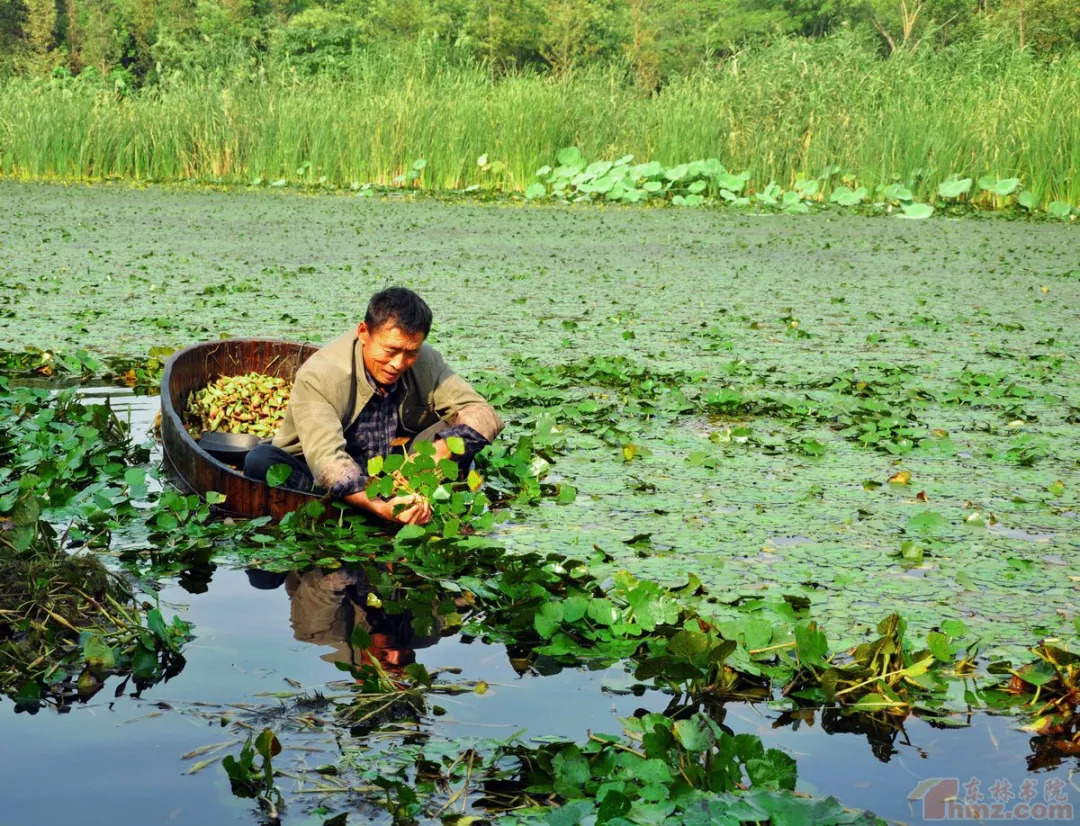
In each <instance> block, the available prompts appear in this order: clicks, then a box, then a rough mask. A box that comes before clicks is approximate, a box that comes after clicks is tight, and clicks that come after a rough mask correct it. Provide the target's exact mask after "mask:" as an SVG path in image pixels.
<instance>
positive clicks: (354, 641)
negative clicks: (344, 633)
mask: <svg viewBox="0 0 1080 826" xmlns="http://www.w3.org/2000/svg"><path fill="white" fill-rule="evenodd" d="M349 643H350V644H351V645H352V647H353V648H355V649H356V650H358V651H366V650H367V649H369V648H371V634H369V633H368V632H367V631H366V630H365V629H363V628H361V627H360V626H359V625H356V626H353V630H352V635H351V636H350V637H349Z"/></svg>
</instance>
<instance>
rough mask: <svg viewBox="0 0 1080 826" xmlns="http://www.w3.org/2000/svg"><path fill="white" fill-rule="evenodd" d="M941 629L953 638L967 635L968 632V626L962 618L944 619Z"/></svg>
mask: <svg viewBox="0 0 1080 826" xmlns="http://www.w3.org/2000/svg"><path fill="white" fill-rule="evenodd" d="M941 630H942V631H944V632H945V633H946V634H948V635H949V636H950V637H953V638H957V637H965V636H967V632H968V630H967V626H966V625H964V623H963V622H961V621H960V620H955V619H948V620H942V622H941Z"/></svg>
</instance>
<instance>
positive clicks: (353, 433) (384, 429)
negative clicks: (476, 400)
mask: <svg viewBox="0 0 1080 826" xmlns="http://www.w3.org/2000/svg"><path fill="white" fill-rule="evenodd" d="M364 378H366V379H367V381H368V384H370V385H371V388H372V389H373V390H374V391H375V392H374V394H373V395H372V396H371V399H370V400H369V401H368V403H367V404H365V405H364V409H363V410H361V411H360V415H359V416H357V417H356V421H355V422H353V423H352V425H351V426H350V427H349V428H348V430H346V431H345V450H346V451H347V452H348V454H349V455H350V456H351V457H352V458H353V461H355V462H356V463H357V464H358V465H359V466H360V470H361V472H362V473H361V475H360V476H359V477H357V476H351V477H350V478H348V479H347V480H342V481H341V482H340V483H339V484H337V485H334V486H333V487H332V488H331V490H330V493H331V494H333V495H334V496H336V497H339V498H340V497H342V496H348V495H349V494H350V493H357V492H358V491H361V490H363V489H364V488H366V487H367V483H368V476H367V472H366V471H367V461H368V459H371V458H374V457H375V456H387V455H389V453H390V446H391V443H392V442H393V441H394V439H395V438H396V437H397V434H398V427H399V425H400V422H399V421H398V408H399V407H400V405H401V399H402V397H403V396H404V394H405V382H403V381H401V380H400V379H399V380H398V381H396V382H394V383H393V384H392V385H391V386H390V387H382V386H381V385H380V384H378V383H377V382H376V381H375V379H373V378H372V377H371V374H370V373H369V372H368V370H367V367H365V368H364ZM436 436H437V437H438V438H440V439H446V438H449V437H450V436H460V437H461V438H462V440H463V441H464V442H465V454H464V455H463V456H458V457H455V459H454V461H456V462H457V463H458V464H459V466H461V467H463V468H467V467H468V466H469V464H470V463H471V462H472V460H473V457H474V456H475V455H476V454H477V453H479V452H480V451H481V450H483V448H484V447H485V446H486V445H487V444H488V441H487V439H485V438H484V437H483V436H481V435H480V434H479V433H477V432H476V431H475V430H473V429H472V428H471V427H469V426H468V425H464V424H459V425H454V426H452V427H451V426H447V427H446V428H445V429H443V430H439V431H438V433H437V434H436Z"/></svg>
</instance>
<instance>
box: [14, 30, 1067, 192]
mask: <svg viewBox="0 0 1080 826" xmlns="http://www.w3.org/2000/svg"><path fill="white" fill-rule="evenodd" d="M960 58H961V55H959V54H954V53H951V52H945V53H935V54H926V55H920V54H915V55H906V56H901V57H894V58H892V59H890V60H881V59H879V58H877V57H876V56H874V55H872V54H870V53H868V52H867V53H860V52H859V50H858V49H855V50H854V51H852V45H851V43H847V44H844V43H843V42H841V41H825V42H819V43H806V42H794V41H792V42H782V43H779V44H776V45H774V46H772V47H768V48H763V49H759V50H756V51H754V52H751V53H749V54H747V55H744V56H742V57H740V58H739V59H738V60H732V61H730V62H729V63H727V64H725V65H724V66H723V67H721V68H720V69H718V70H714V71H710V72H709V73H707V74H706V73H699V74H696V75H693V76H690V77H687V78H684V79H681V80H679V81H678V82H675V83H672V84H670V85H668V86H667V87H665V88H664V90H663V91H662V92H660V93H658V94H656V95H654V96H650V97H643V96H642V95H641V94H640V93H638V92H637V91H636V90H635V89H634V88H633V87H632V86H631V85H629V84H628V83H627V82H626V79H625V78H624V77H623V76H622V75H621V74H620V73H619V71H617V70H616V69H614V68H612V69H610V70H607V71H601V70H590V71H587V72H581V73H578V74H568V75H565V76H563V77H562V78H559V79H553V78H543V77H537V76H531V75H511V76H505V77H501V78H492V77H491V76H490V74H489V73H488V72H486V71H485V70H484V69H483V68H481V67H461V66H448V65H435V66H430V65H426V66H425V65H421V66H417V65H415V64H409V63H407V62H402V61H392V60H387V59H381V58H380V59H376V58H372V59H371V60H370V61H369V62H367V63H358V64H357V65H356V66H354V67H353V68H352V69H351V71H350V72H349V74H347V75H344V76H338V77H328V76H322V77H314V78H301V77H297V76H292V75H285V74H265V73H261V72H260V73H257V74H250V73H248V74H243V73H239V72H233V73H230V74H227V75H221V76H215V77H210V76H207V77H201V78H199V77H187V78H183V79H178V80H173V81H171V82H168V83H165V84H163V85H161V86H157V87H152V88H147V89H143V90H141V91H138V92H134V93H131V94H130V95H128V96H119V95H117V94H116V93H115V91H114V90H111V89H108V88H104V87H102V86H100V85H95V84H91V83H84V82H82V81H80V80H78V79H70V80H66V81H55V82H42V81H29V80H20V79H11V80H8V81H6V82H3V83H2V84H0V175H3V176H4V177H9V178H23V179H108V178H120V179H125V180H134V181H148V180H152V181H156V182H174V181H186V180H196V181H204V182H220V183H227V184H233V185H235V184H247V185H250V184H251V183H252V182H254V181H260V182H262V183H264V184H268V183H270V182H278V181H284V182H285V183H286V184H288V185H296V184H303V185H317V184H319V183H320V182H322V183H324V184H325V185H327V186H336V187H350V186H353V185H362V184H367V183H371V184H375V185H390V184H393V182H394V180H395V179H396V178H399V176H407V175H408V174H409V171H410V169H411V168H412V164H413V162H414V161H415V160H417V159H420V158H422V159H424V161H425V162H426V165H425V166H424V168H423V169H422V170H420V171H419V172H420V174H419V175H417V176H416V179H415V181H412V182H411V183H413V184H414V185H415V186H417V187H420V188H423V189H426V190H433V191H449V190H463V189H467V188H469V187H477V188H479V190H481V191H491V192H522V191H524V190H525V188H526V187H528V186H529V184H531V183H533V182H534V181H535V180H536V177H535V171H536V170H537V169H538V168H539V167H541V166H543V165H545V164H552V165H554V164H555V158H556V155H557V153H558V152H559V150H560V149H562V148H563V147H566V146H578V147H579V148H580V149H581V151H582V154H583V156H584V158H585V159H587V160H597V159H611V160H615V159H617V158H619V157H621V156H623V155H627V154H629V155H633V156H634V158H635V161H636V162H644V161H654V160H655V161H659V162H660V163H662V164H678V163H686V162H689V161H692V160H694V159H698V158H717V159H719V161H720V162H721V163H722V164H723V165H724V166H725V167H726V168H727V169H728V170H729V171H732V172H746V173H748V174H749V180H748V187H747V190H748V192H760V191H762V190H763V189H764V188H765V187H766V186H767V185H768V184H769V183H770V182H775V183H777V184H779V185H780V186H781V187H784V188H790V187H792V186H793V185H794V184H795V182H796V180H798V179H799V178H816V177H819V176H821V175H823V174H827V173H829V174H830V181H831V183H832V185H833V186H836V185H839V184H840V183H845V184H847V185H849V186H865V187H867V188H868V189H869V190H870V191H871V192H873V191H874V189H875V188H876V187H881V186H884V185H887V184H890V183H894V182H897V183H901V184H903V185H904V186H906V187H907V188H909V189H910V190H911V191H912V193H913V194H914V196H915V198H916V199H917V200H921V201H928V200H933V198H934V196H935V195H936V193H937V187H938V184H939V183H941V182H942V181H943V180H945V179H947V178H948V177H949V176H950V175H953V174H959V175H961V176H967V177H971V178H973V179H978V178H979V177H981V176H984V175H989V176H996V177H999V178H1012V177H1016V178H1019V179H1020V180H1021V181H1022V183H1023V185H1024V186H1025V187H1026V188H1027V189H1029V190H1031V191H1032V192H1033V193H1034V194H1035V195H1036V196H1037V197H1038V199H1039V201H1040V203H1043V204H1045V203H1048V202H1050V201H1053V200H1060V201H1065V202H1068V203H1070V204H1072V205H1074V206H1075V205H1077V204H1078V203H1080V119H1077V118H1075V117H1073V116H1072V113H1075V112H1076V111H1080V58H1078V57H1075V56H1074V57H1068V58H1064V59H1062V60H1059V61H1057V62H1054V63H1044V62H1040V61H1037V60H1034V59H1031V58H1030V57H1028V56H1027V55H1024V54H1014V55H1001V56H999V57H997V58H996V59H994V60H989V59H981V58H978V57H976V58H975V59H964V60H961V59H960ZM481 159H482V160H483V161H484V162H483V163H479V162H478V161H479V160H481ZM827 194H828V188H826V189H825V190H824V191H823V192H822V195H825V196H827Z"/></svg>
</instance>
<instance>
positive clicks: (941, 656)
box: [926, 631, 953, 663]
mask: <svg viewBox="0 0 1080 826" xmlns="http://www.w3.org/2000/svg"><path fill="white" fill-rule="evenodd" d="M926 644H927V647H928V648H929V649H930V653H931V654H933V655H934V658H935V659H936V660H937V661H938V662H943V663H952V661H953V652H952V646H950V645H949V638H948V637H947V636H946V635H945V634H942V633H940V632H939V631H931V632H930V633H929V634H927V635H926Z"/></svg>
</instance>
